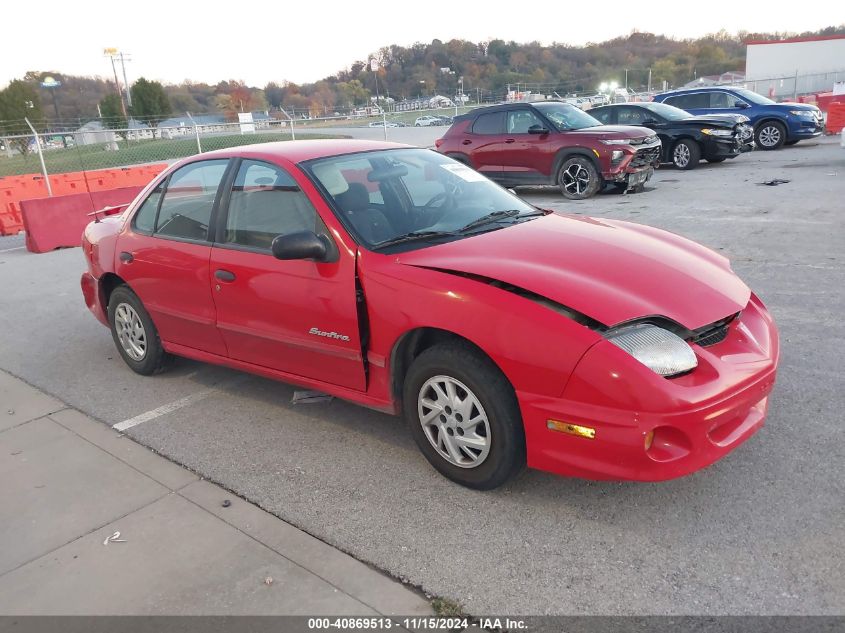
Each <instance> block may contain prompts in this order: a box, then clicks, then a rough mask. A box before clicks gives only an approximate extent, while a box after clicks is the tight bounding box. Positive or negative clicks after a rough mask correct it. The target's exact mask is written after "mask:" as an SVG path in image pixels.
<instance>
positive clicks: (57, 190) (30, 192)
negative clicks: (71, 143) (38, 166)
mask: <svg viewBox="0 0 845 633" xmlns="http://www.w3.org/2000/svg"><path fill="white" fill-rule="evenodd" d="M165 167H167V165H166V164H164V163H159V164H154V165H138V166H135V167H118V168H114V169H98V170H97V171H87V172H86V171H74V172H69V173H65V174H55V175H52V176H50V186H51V187H52V189H53V196H64V195H69V194H75V193H85V194H86V195H87V193H88V192H89V191H90V192H97V191H107V190H110V189H119V188H122V187H143V186H144V185H146V184H147V183H148V182H150V181H151V180H152V179H153V178H155V177H156V176H158V175H159V174H160V173H161V172H162V171H163V170H164V168H165ZM46 197H47V185H46V183H45V182H44V177H43V176H41V175H40V174H24V175H22V176H5V177H2V178H0V235H14V234H15V233H18V232H19V231H21V230H22V229H23V219H22V218H21V207H20V203H21V201H22V200H36V199H39V198H46Z"/></svg>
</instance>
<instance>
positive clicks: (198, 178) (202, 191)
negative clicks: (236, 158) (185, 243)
mask: <svg viewBox="0 0 845 633" xmlns="http://www.w3.org/2000/svg"><path fill="white" fill-rule="evenodd" d="M228 164H229V160H228V159H222V160H205V161H200V162H197V163H191V164H189V165H185V166H184V167H181V168H180V169H177V170H176V171H174V172H173V173H172V174H171V175H170V179H169V180H168V181H167V187H166V189H165V191H164V197H163V199H162V200H161V204H160V206H159V210H158V215H157V217H156V224H155V234H156V235H165V236H167V237H176V238H182V239H187V240H202V241H205V240H207V239H208V225H209V222H210V221H211V210H212V208H213V207H214V199H215V198H216V197H217V190H218V188H219V187H220V181H222V180H223V174H225V173H226V167H227V166H228Z"/></svg>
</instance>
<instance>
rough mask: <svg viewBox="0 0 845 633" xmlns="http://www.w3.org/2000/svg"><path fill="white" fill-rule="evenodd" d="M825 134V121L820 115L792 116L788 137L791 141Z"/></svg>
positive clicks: (787, 132)
mask: <svg viewBox="0 0 845 633" xmlns="http://www.w3.org/2000/svg"><path fill="white" fill-rule="evenodd" d="M822 134H824V121H823V120H822V119H821V118H819V117H812V118H810V117H794V118H790V121H789V129H787V131H786V135H787V138H788V139H789V140H791V141H796V140H806V139H810V138H817V137H819V136H821V135H822Z"/></svg>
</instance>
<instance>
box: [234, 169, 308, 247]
mask: <svg viewBox="0 0 845 633" xmlns="http://www.w3.org/2000/svg"><path fill="white" fill-rule="evenodd" d="M317 224H318V220H317V211H316V210H315V209H314V207H313V206H312V205H311V202H310V201H309V200H308V198H307V196H306V195H305V194H304V193H303V192H302V190H300V188H299V185H297V184H296V181H295V180H294V179H293V178H292V177H291V175H290V174H289V173H287V172H286V171H285V170H283V169H282V168H280V167H277V166H275V165H270V164H269V163H264V162H261V161H255V160H245V161H243V162H242V163H241V166H240V167H239V168H238V174H237V176H236V177H235V182H234V184H233V186H232V194H231V197H230V199H229V212H228V214H227V216H226V231H225V233H224V236H223V241H224V242H225V243H227V244H238V245H240V246H251V247H253V248H261V249H266V250H270V246H271V244H272V243H273V239H274V238H276V237H277V236H279V235H285V234H288V233H296V232H297V231H314V230H315V229H316V228H317Z"/></svg>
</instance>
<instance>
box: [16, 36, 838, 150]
mask: <svg viewBox="0 0 845 633" xmlns="http://www.w3.org/2000/svg"><path fill="white" fill-rule="evenodd" d="M841 33H845V25H840V26H836V27H828V28H825V29H821V30H819V31H814V32H808V33H802V34H801V35H803V36H818V35H832V34H841ZM793 35H795V34H787V33H749V32H744V31H743V32H739V33H736V34H730V33H728V32H726V31H724V30H723V31H720V32H719V33H715V34H710V35H706V36H704V37H700V38H696V39H685V40H678V39H673V38H670V37H665V36H663V35H655V34H653V33H642V32H633V33H630V34H629V35H626V36H623V37H617V38H614V39H611V40H607V41H604V42H599V43H588V44H586V45H585V46H570V45H567V44H561V43H554V44H551V45H543V44H540V43H539V42H529V43H517V42H513V41H505V40H500V39H494V40H490V41H486V42H470V41H467V40H451V41H448V42H443V41H441V40H437V39H435V40H432V41H431V42H430V43H419V42H418V43H415V44H413V45H411V46H399V45H395V44H394V45H390V46H385V47H383V48H381V49H379V50H378V51H376V52H375V53H373V55H372V56H371V58H370V59H375V60H376V61H377V62H378V70H377V71H375V72H374V71H372V70H371V67H370V64H369V61H370V60H369V59H368V60H358V61H355V62H353V63H352V64H351V65H350V66H349V67H347V68H345V69H343V70H341V71H339V72H337V73H335V74H334V75H332V76H330V77H326V78H324V79H321V80H319V81H315V82H312V83H305V84H296V83H292V82H287V81H281V82H269V83H267V84H266V85H265V86H263V87H257V86H248V85H246V84H245V83H244V82H242V81H239V80H228V81H220V82H218V83H217V84H208V83H203V82H194V81H189V80H186V81H184V82H181V83H178V84H169V85H162V84H160V83H158V82H155V81H148V80H146V79H144V78H141V79H139V80H137V81H136V82H135V83H134V84H133V86H132V88H131V94H132V101H133V109H132V112H131V113H130V115H131V116H133V117H134V118H136V119H138V120H140V121H153V120H155V119H156V118H157V117H158V118H160V117H162V116H166V115H167V114H169V113H171V112H177V113H179V114H182V113H184V112H191V113H194V114H207V113H224V114H227V115H228V116H229V117H230V118H233V119H234V118H236V116H235V115H236V113H237V112H247V111H258V110H262V111H263V110H278V109H280V108H285V109H295V110H297V111H299V112H303V111H308V112H310V113H311V114H312V115H314V116H319V115H331V114H333V113H335V112H345V111H348V109H350V108H354V107H360V106H362V105H365V104H368V103H369V102H370V100H371V97H372V96H373V95H375V94H376V93H378V94H379V95H380V96H381V97H382V98H384V97H388V96H389V97H391V98H393V99H395V100H402V99H411V98H416V97H420V96H430V95H432V94H443V95H447V96H453V95H455V94H457V93H458V91H459V90H461V89H462V90H463V92H464V94H466V95H468V96H469V97H470V98H471V99H472V100H473V101H474V100H476V99H480V100H490V99H492V100H497V99H501V98H503V97H504V94H505V90H506V88H507V87H508V86H509V85H510V86H512V87H516V86H520V87H524V86H526V85H527V86H528V88H529V89H533V90H535V91H539V92H545V93H547V94H551V92H552V91H554V92H557V93H558V94H560V95H564V94H585V93H595V92H596V90H597V87H598V85H599V83H601V82H605V81H616V82H617V83H619V84H620V85H625V80H626V79H627V85H628V86H629V87H630V88H632V89H634V90H641V89H645V88H646V87H647V83H648V80H649V76H650V79H651V85H652V87H656V88H659V87H661V86H662V84H663V82H666V84H667V85H668V86H670V87H675V86H679V85H683V84H685V83H687V82H689V81H692V80H693V79H695V78H696V77H700V76H704V75H711V74H719V73H723V72H727V71H734V70H740V71H741V70H742V69H743V68H744V66H745V43H744V42H745V41H746V40H748V39H781V38H783V37H785V36H793ZM649 71H650V72H649ZM47 75H50V76H52V77H54V78H56V79H58V80H59V81H61V86H60V87H53V88H50V87H45V86H43V85H42V83H41V82H42V81H43V78H44V77H45V76H47ZM136 91H137V92H138V95H137V98H136V95H135V92H136ZM98 106H99V111H98ZM24 116H29V118H30V119H31V120H35V119H38V120H53V121H56V120H58V121H61V122H67V121H72V120H82V121H87V120H91V119H93V118H97V117H103V118H104V120H105V119H109V120H110V121H116V122H117V123H115V125H118V124H123V123H125V121H124V119H123V118H122V117H123V111H122V107H121V104H120V98H119V97H118V94H117V91H116V90H115V86H114V83H113V82H112V81H110V80H109V79H104V78H100V77H78V76H72V75H64V74H62V73H59V72H49V73H47V72H40V71H32V72H29V73H27V74H26V75H25V76H24V77H23V78H22V79H19V80H15V81H13V82H11V83H10V84H9V86H7V87H6V88H5V89H4V90H2V91H0V121H4V120H6V121H9V120H21V119H23V117H24ZM118 126H119V125H118ZM5 129H6V132H5V133H10V132H9V131H8V125H6V126H5Z"/></svg>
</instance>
